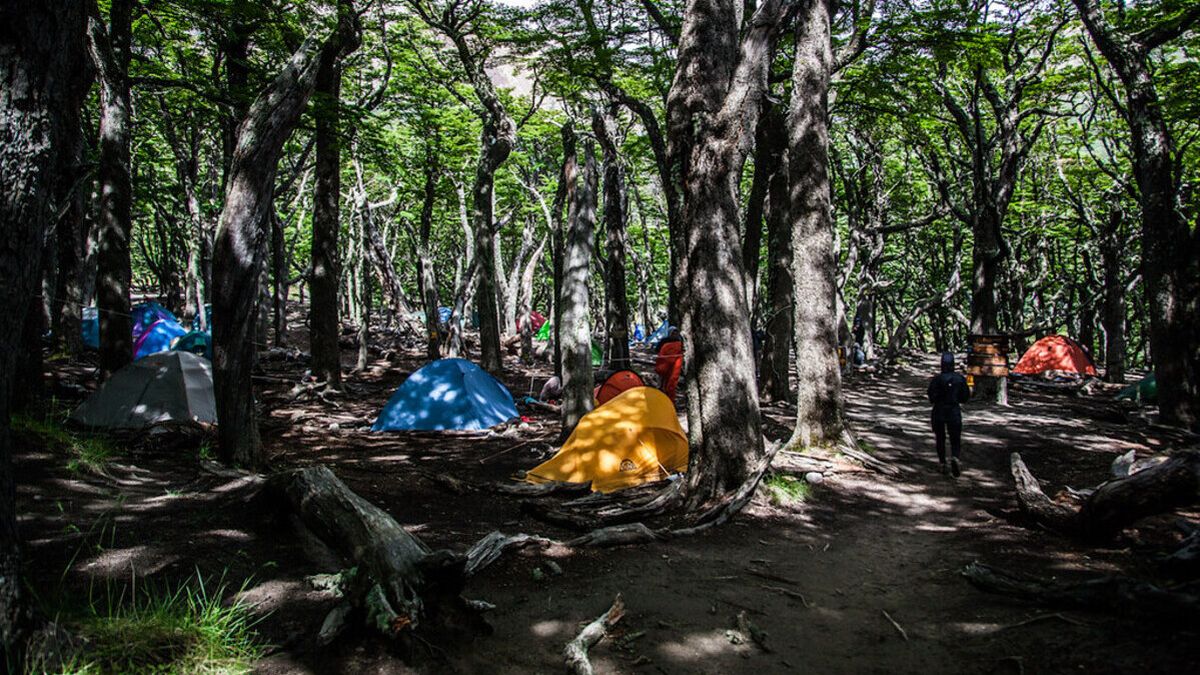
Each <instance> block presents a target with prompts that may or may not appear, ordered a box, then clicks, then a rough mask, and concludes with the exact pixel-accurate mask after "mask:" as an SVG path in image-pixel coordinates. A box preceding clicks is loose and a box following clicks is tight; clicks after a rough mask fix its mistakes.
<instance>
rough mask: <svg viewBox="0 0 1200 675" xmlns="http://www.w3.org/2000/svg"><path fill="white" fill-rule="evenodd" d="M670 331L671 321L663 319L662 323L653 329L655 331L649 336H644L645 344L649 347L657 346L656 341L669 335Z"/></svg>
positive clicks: (660, 340)
mask: <svg viewBox="0 0 1200 675" xmlns="http://www.w3.org/2000/svg"><path fill="white" fill-rule="evenodd" d="M670 333H671V322H670V321H667V320H665V319H664V320H663V322H662V325H661V326H659V327H658V328H657V329H655V331H654V332H653V333H651V334H650V337H648V338H646V344H648V345H650V346H651V347H658V343H659V342H662V340H663V338H665V337H667V336H668V335H670Z"/></svg>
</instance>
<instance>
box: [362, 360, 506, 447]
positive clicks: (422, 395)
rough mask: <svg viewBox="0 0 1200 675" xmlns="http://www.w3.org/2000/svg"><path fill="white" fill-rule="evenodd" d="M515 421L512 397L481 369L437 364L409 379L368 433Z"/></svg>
mask: <svg viewBox="0 0 1200 675" xmlns="http://www.w3.org/2000/svg"><path fill="white" fill-rule="evenodd" d="M515 417H518V413H517V407H516V405H515V404H514V403H513V398H512V394H510V393H508V390H507V389H505V388H504V385H502V384H500V382H499V381H497V380H496V378H494V377H492V376H491V375H489V374H487V373H486V372H484V371H483V369H482V368H480V367H479V366H477V365H475V364H474V363H471V362H470V361H464V360H463V359H439V360H437V361H433V362H432V363H428V364H426V365H425V366H424V367H422V368H421V369H420V370H418V371H416V372H415V373H413V374H412V375H409V376H408V379H407V380H405V381H404V384H402V385H400V388H399V389H397V390H396V393H394V394H392V397H391V398H390V399H388V402H387V405H385V406H383V410H381V411H380V412H379V417H378V419H376V420H375V424H373V425H371V431H443V430H448V429H460V430H478V429H487V428H489V427H494V426H496V425H497V424H502V423H504V422H507V421H508V420H511V419H513V418H515Z"/></svg>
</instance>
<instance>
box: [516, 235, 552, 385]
mask: <svg viewBox="0 0 1200 675" xmlns="http://www.w3.org/2000/svg"><path fill="white" fill-rule="evenodd" d="M545 250H546V239H545V238H544V237H543V238H542V241H541V242H540V243H539V244H538V246H537V248H536V249H535V250H534V251H533V254H532V255H530V256H529V261H528V262H527V263H525V270H524V271H523V272H522V273H521V288H520V293H521V296H520V297H521V307H520V312H521V316H523V317H525V320H524V321H522V322H521V361H523V362H524V363H526V364H530V363H533V316H532V315H533V274H534V272H535V271H537V266H538V263H540V262H541V261H542V254H543V253H544V252H545Z"/></svg>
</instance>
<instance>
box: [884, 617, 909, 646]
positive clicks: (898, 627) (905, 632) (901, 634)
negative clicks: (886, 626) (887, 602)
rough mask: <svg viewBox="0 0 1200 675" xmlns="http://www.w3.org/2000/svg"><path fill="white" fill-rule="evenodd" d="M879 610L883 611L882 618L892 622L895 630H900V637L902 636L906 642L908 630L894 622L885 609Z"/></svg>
mask: <svg viewBox="0 0 1200 675" xmlns="http://www.w3.org/2000/svg"><path fill="white" fill-rule="evenodd" d="M879 611H881V612H883V616H884V618H886V619H887V620H888V621H891V622H892V625H893V626H895V627H896V630H897V631H899V632H900V637H902V638H904V641H905V642H908V632H907V631H905V630H904V627H903V626H901V625H900V624H898V623H896V620H895V619H893V618H892V615H891V614H888V613H887V610H886V609H881V610H879Z"/></svg>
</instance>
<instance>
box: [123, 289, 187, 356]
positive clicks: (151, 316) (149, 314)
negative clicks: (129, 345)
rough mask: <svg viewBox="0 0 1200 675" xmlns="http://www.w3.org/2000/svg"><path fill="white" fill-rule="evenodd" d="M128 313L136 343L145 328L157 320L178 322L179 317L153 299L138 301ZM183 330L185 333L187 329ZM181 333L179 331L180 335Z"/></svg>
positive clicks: (147, 328)
mask: <svg viewBox="0 0 1200 675" xmlns="http://www.w3.org/2000/svg"><path fill="white" fill-rule="evenodd" d="M129 314H130V316H131V317H132V320H131V321H130V323H132V324H133V342H134V344H137V341H138V340H140V339H141V337H142V333H145V332H146V331H147V330H149V328H150V327H151V326H153V325H154V324H155V322H157V321H162V320H164V319H169V320H171V321H174V322H175V323H176V324H178V323H179V319H178V318H176V317H175V315H174V314H172V313H171V310H169V309H167V308H166V307H163V306H162V305H160V304H158V303H157V302H155V301H153V300H148V301H146V302H139V303H138V304H136V305H134V306H133V308H132V309H130V310H129ZM184 332H185V333H186V332H187V331H184ZM182 334H183V333H180V335H182ZM135 351H136V350H135Z"/></svg>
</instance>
